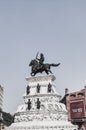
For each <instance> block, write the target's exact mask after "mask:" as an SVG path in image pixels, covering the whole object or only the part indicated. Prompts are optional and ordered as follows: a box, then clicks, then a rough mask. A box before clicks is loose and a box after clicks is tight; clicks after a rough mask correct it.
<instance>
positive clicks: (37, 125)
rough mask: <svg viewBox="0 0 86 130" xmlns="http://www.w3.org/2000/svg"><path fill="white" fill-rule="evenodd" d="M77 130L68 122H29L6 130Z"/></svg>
mask: <svg viewBox="0 0 86 130" xmlns="http://www.w3.org/2000/svg"><path fill="white" fill-rule="evenodd" d="M70 129H71V130H77V126H75V125H72V124H71V123H70V122H68V121H29V122H18V123H13V124H12V125H11V126H10V127H8V128H7V129H6V130H70Z"/></svg>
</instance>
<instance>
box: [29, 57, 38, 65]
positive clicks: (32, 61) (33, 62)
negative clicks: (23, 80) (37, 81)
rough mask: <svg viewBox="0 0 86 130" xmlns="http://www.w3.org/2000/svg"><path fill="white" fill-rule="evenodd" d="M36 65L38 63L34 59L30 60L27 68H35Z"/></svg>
mask: <svg viewBox="0 0 86 130" xmlns="http://www.w3.org/2000/svg"><path fill="white" fill-rule="evenodd" d="M37 64H38V61H37V60H35V59H34V60H31V62H30V64H29V66H35V65H37Z"/></svg>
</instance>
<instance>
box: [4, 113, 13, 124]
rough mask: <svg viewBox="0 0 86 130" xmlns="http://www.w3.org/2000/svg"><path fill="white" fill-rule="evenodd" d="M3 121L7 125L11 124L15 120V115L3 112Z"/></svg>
mask: <svg viewBox="0 0 86 130" xmlns="http://www.w3.org/2000/svg"><path fill="white" fill-rule="evenodd" d="M2 118H3V123H4V124H5V125H7V126H9V125H11V124H12V123H13V122H14V115H11V114H10V113H6V112H2Z"/></svg>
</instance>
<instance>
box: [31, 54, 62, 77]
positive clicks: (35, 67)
mask: <svg viewBox="0 0 86 130" xmlns="http://www.w3.org/2000/svg"><path fill="white" fill-rule="evenodd" d="M44 60H45V58H44V55H43V53H40V58H38V53H37V55H36V59H33V60H31V62H30V64H29V66H31V67H32V68H31V76H35V75H36V74H37V73H42V72H43V71H45V72H46V74H47V75H48V74H49V73H52V71H51V70H50V68H51V66H54V67H57V66H59V65H60V63H58V64H48V63H44Z"/></svg>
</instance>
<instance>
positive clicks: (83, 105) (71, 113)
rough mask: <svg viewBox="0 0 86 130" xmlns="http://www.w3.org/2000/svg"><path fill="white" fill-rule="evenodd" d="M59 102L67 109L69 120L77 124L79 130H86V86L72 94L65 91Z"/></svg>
mask: <svg viewBox="0 0 86 130" xmlns="http://www.w3.org/2000/svg"><path fill="white" fill-rule="evenodd" d="M61 102H63V103H64V104H65V105H66V107H67V110H68V118H69V120H71V122H72V123H74V124H77V125H78V126H79V128H83V130H86V86H85V87H84V89H82V90H80V91H77V92H73V93H69V90H68V89H65V96H64V98H63V99H62V100H61Z"/></svg>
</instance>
